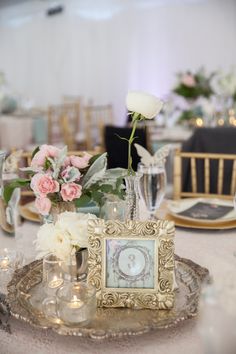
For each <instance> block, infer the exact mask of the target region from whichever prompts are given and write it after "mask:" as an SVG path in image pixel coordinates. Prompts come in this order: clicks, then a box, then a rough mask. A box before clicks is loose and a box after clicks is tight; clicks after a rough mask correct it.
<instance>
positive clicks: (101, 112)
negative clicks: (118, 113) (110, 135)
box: [84, 104, 113, 150]
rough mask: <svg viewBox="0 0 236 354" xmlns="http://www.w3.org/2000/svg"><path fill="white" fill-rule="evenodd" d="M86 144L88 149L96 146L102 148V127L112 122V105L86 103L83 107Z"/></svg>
mask: <svg viewBox="0 0 236 354" xmlns="http://www.w3.org/2000/svg"><path fill="white" fill-rule="evenodd" d="M84 118H85V125H86V126H85V130H86V145H87V149H88V150H92V149H94V148H95V147H96V146H100V147H101V149H103V148H104V141H103V129H104V126H105V125H112V124H113V107H112V105H111V104H107V105H103V106H94V105H88V106H86V107H84Z"/></svg>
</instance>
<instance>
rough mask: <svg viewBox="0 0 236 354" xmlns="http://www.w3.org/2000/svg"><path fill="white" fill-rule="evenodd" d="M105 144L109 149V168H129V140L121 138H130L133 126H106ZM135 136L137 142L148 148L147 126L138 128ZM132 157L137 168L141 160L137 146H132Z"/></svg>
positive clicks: (135, 168) (134, 167) (106, 149)
mask: <svg viewBox="0 0 236 354" xmlns="http://www.w3.org/2000/svg"><path fill="white" fill-rule="evenodd" d="M103 131H104V144H105V151H107V155H108V156H107V158H108V168H115V167H122V168H127V166H128V153H127V151H128V149H127V146H128V142H126V141H124V140H122V139H120V137H122V138H126V139H129V137H130V134H131V131H132V128H129V127H115V126H105V127H104V130H103ZM135 136H136V137H137V138H136V139H135V143H137V144H140V145H142V146H143V147H145V148H146V149H147V148H148V146H147V145H148V144H147V141H148V138H147V130H146V129H145V128H137V129H136V133H135ZM131 152H132V158H133V169H134V170H137V165H138V163H139V162H140V158H139V156H138V155H137V151H136V148H135V147H134V146H132V150H131Z"/></svg>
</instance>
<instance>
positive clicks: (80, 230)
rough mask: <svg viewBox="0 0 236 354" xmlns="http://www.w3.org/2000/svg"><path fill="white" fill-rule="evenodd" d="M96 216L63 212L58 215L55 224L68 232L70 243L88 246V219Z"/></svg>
mask: <svg viewBox="0 0 236 354" xmlns="http://www.w3.org/2000/svg"><path fill="white" fill-rule="evenodd" d="M96 218H97V217H96V215H94V214H84V213H73V212H64V213H62V214H60V215H59V217H58V220H57V222H56V226H58V227H59V228H61V229H63V230H64V231H65V232H68V233H69V235H70V239H71V244H72V245H74V246H79V247H88V230H87V227H88V220H90V219H96Z"/></svg>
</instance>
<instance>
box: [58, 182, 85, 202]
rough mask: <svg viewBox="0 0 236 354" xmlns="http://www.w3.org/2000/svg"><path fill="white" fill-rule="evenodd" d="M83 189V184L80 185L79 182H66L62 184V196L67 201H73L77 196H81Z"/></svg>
mask: <svg viewBox="0 0 236 354" xmlns="http://www.w3.org/2000/svg"><path fill="white" fill-rule="evenodd" d="M81 190H82V186H80V185H79V184H76V183H74V182H71V183H64V184H63V185H62V186H61V192H60V193H61V196H62V199H63V200H64V201H65V202H67V201H69V202H70V201H72V200H74V199H76V198H79V197H80V196H81V194H82V192H81Z"/></svg>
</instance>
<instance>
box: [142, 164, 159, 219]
mask: <svg viewBox="0 0 236 354" xmlns="http://www.w3.org/2000/svg"><path fill="white" fill-rule="evenodd" d="M138 171H139V172H141V174H142V176H141V178H140V180H139V193H140V196H141V197H142V199H143V201H144V203H145V205H146V208H147V210H148V211H149V215H150V219H155V213H156V211H157V209H158V208H159V207H160V204H161V202H162V201H163V198H164V196H165V190H166V172H165V168H164V166H163V165H150V166H145V165H143V164H141V163H140V164H139V165H138Z"/></svg>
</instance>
